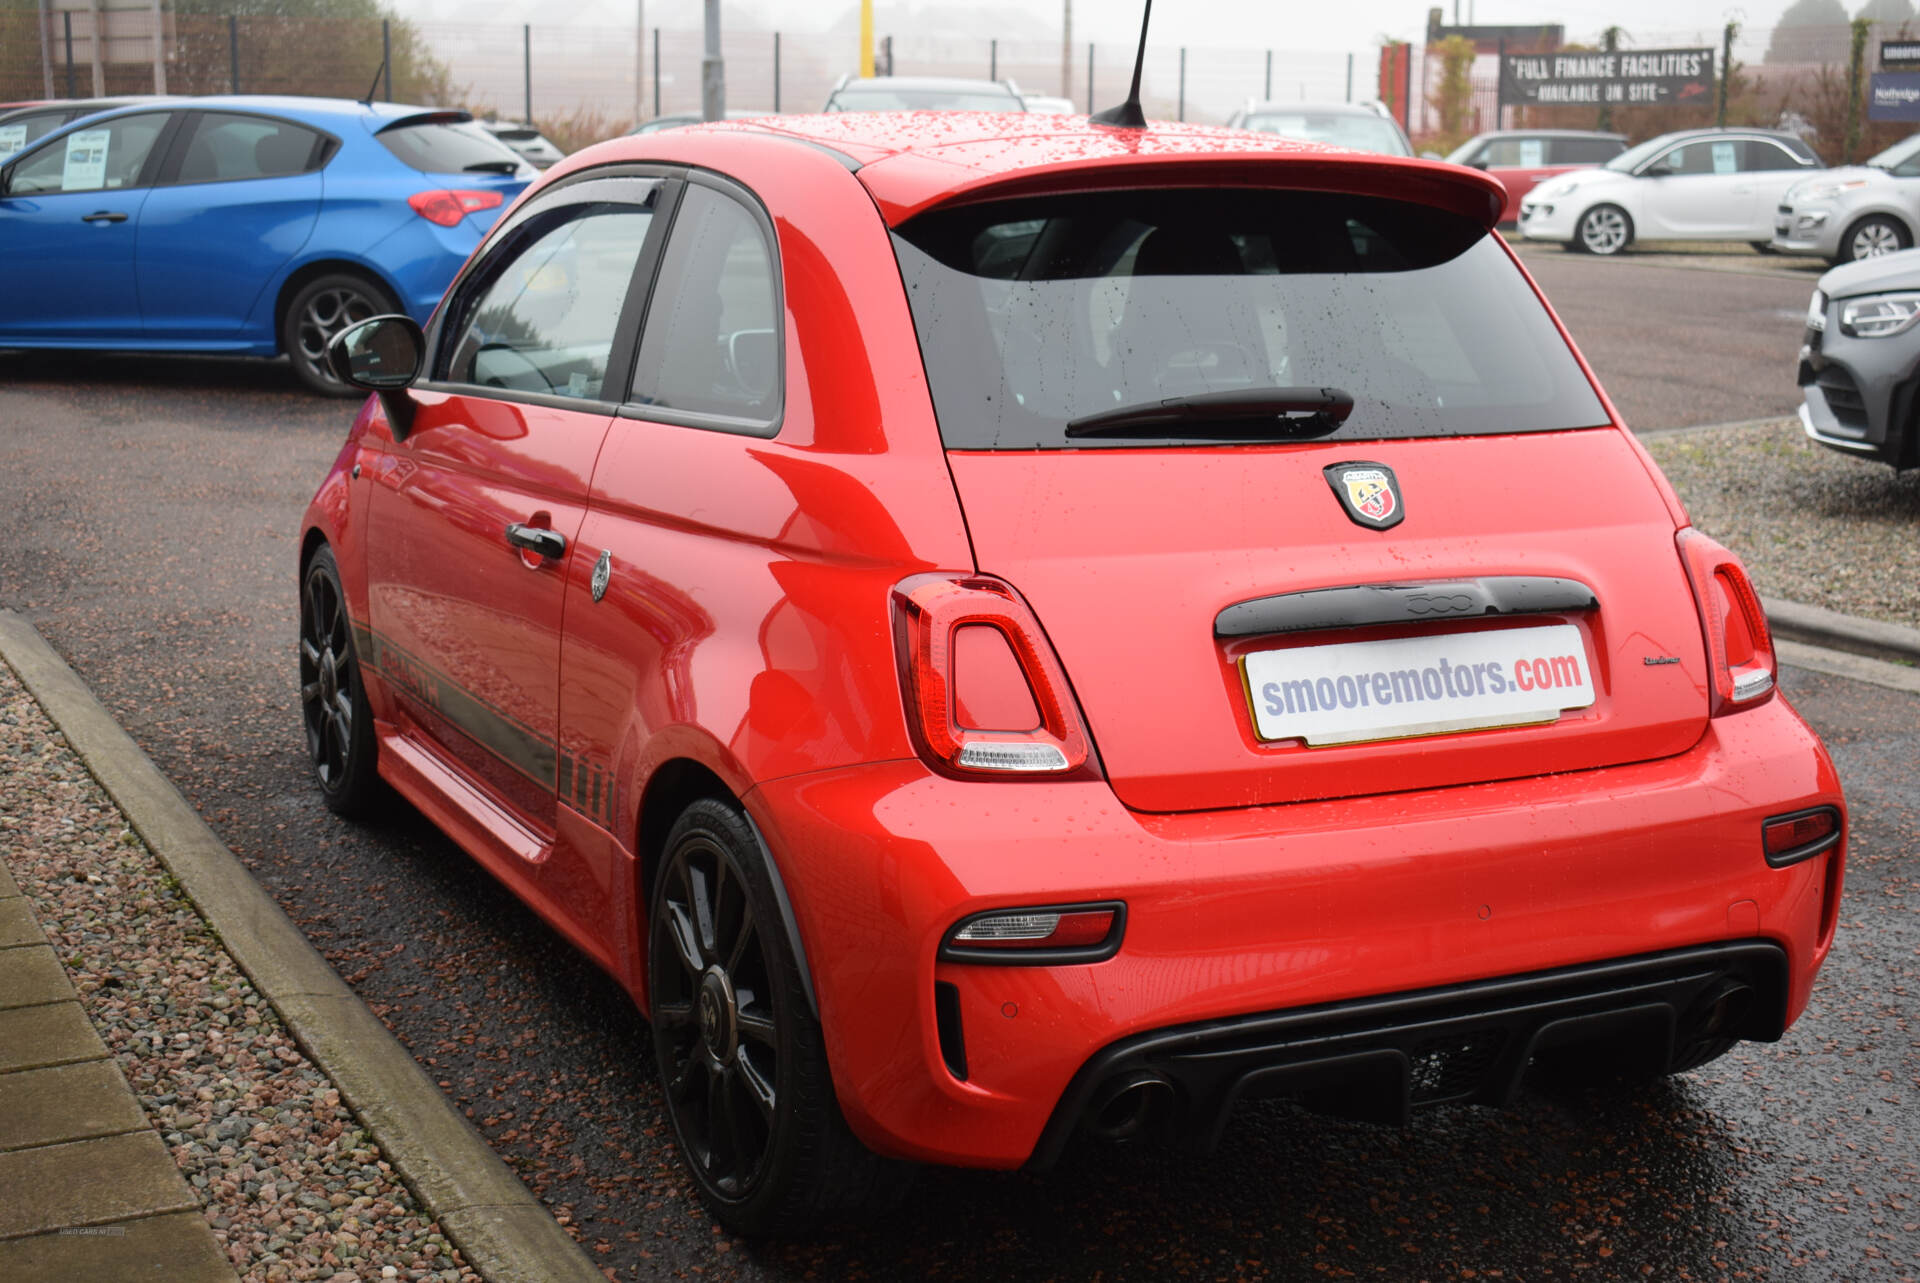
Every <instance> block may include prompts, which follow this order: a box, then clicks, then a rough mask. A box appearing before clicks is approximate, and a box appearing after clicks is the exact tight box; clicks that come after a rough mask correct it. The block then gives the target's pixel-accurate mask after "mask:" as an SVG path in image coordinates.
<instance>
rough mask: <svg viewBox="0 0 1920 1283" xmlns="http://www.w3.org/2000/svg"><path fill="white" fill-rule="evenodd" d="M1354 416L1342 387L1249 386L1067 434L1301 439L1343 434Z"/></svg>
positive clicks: (1083, 420) (1088, 419) (1142, 407)
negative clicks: (1347, 420)
mask: <svg viewBox="0 0 1920 1283" xmlns="http://www.w3.org/2000/svg"><path fill="white" fill-rule="evenodd" d="M1352 413H1353V395H1352V394H1351V393H1348V392H1343V391H1342V390H1340V389H1339V388H1244V389H1235V390H1234V391H1231V392H1202V393H1200V394H1198V395H1196V396H1176V397H1167V398H1165V399H1164V400H1159V401H1141V402H1139V403H1138V404H1136V405H1123V406H1118V407H1116V408H1114V409H1112V410H1102V411H1100V413H1098V414H1083V415H1081V416H1080V417H1079V418H1077V419H1073V420H1070V421H1069V422H1068V423H1067V435H1068V436H1069V437H1200V438H1211V439H1215V440H1234V441H1242V440H1245V441H1268V440H1280V441H1297V440H1304V439H1306V438H1309V437H1324V436H1327V435H1329V434H1331V433H1333V432H1337V431H1338V430H1339V428H1340V425H1341V424H1342V423H1344V422H1345V421H1346V418H1347V416H1348V415H1349V414H1352Z"/></svg>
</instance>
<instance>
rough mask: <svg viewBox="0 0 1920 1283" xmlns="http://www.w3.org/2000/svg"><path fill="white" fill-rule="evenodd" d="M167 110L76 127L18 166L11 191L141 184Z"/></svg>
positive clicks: (19, 193)
mask: <svg viewBox="0 0 1920 1283" xmlns="http://www.w3.org/2000/svg"><path fill="white" fill-rule="evenodd" d="M166 127H167V113H166V112H163V111H161V112H153V113H150V114H148V115H144V116H122V117H121V118H120V119H118V120H113V121H109V122H108V123H106V124H104V125H101V126H100V127H99V128H97V129H76V130H74V131H73V132H72V133H70V134H68V135H67V136H66V137H64V138H58V139H55V140H54V141H53V142H51V143H49V144H47V145H46V146H45V147H42V148H41V149H40V150H39V151H37V152H35V153H34V154H33V155H31V156H29V157H27V158H26V159H25V160H23V161H21V162H20V163H19V165H17V166H16V167H15V168H14V171H13V179H12V181H11V182H10V183H9V184H8V185H7V193H8V194H9V195H12V196H23V195H27V194H30V193H34V192H87V191H103V190H110V189H114V188H121V187H136V186H138V185H139V182H140V171H141V169H142V168H144V167H145V165H146V163H147V157H148V156H149V155H150V154H151V153H152V151H153V144H154V143H155V141H157V140H158V139H159V137H160V133H161V131H162V130H163V129H165V128H166Z"/></svg>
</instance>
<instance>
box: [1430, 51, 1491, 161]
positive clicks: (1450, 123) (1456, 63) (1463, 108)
mask: <svg viewBox="0 0 1920 1283" xmlns="http://www.w3.org/2000/svg"><path fill="white" fill-rule="evenodd" d="M1478 53H1479V50H1477V49H1475V48H1474V44H1473V41H1471V40H1469V39H1467V38H1466V37H1465V36H1448V37H1447V38H1446V39H1445V40H1442V41H1441V42H1440V43H1439V44H1437V45H1429V46H1428V47H1427V56H1428V57H1429V58H1432V57H1435V56H1438V57H1439V59H1440V86H1439V88H1437V89H1436V90H1434V92H1433V95H1432V96H1431V97H1430V98H1429V99H1428V101H1429V102H1431V103H1432V104H1433V109H1434V110H1435V111H1437V112H1439V113H1440V132H1439V134H1438V135H1436V136H1435V137H1433V138H1431V139H1428V140H1425V141H1426V142H1427V143H1428V145H1430V146H1432V147H1433V148H1434V149H1435V150H1437V151H1439V152H1441V153H1442V154H1444V153H1446V152H1450V151H1452V150H1453V149H1454V148H1455V147H1458V146H1459V145H1460V144H1461V143H1463V142H1465V141H1467V139H1468V138H1470V137H1471V136H1472V135H1473V60H1474V58H1475V57H1476V56H1477V55H1478Z"/></svg>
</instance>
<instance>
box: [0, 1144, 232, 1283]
mask: <svg viewBox="0 0 1920 1283" xmlns="http://www.w3.org/2000/svg"><path fill="white" fill-rule="evenodd" d="M0 1189H3V1190H6V1191H7V1197H6V1198H0V1239H9V1238H20V1237H24V1236H26V1235H28V1234H44V1233H47V1232H48V1231H50V1230H61V1229H73V1228H77V1227H82V1226H89V1225H106V1224H109V1223H111V1222H113V1221H124V1220H129V1219H132V1218H135V1217H142V1216H152V1215H155V1214H158V1213H161V1212H195V1213H197V1212H198V1211H199V1208H200V1203H199V1200H198V1199H196V1198H194V1196H193V1191H192V1190H189V1189H188V1188H187V1183H186V1181H184V1180H182V1179H181V1177H180V1169H179V1168H178V1167H176V1166H174V1163H173V1157H172V1156H171V1155H170V1154H168V1153H167V1147H166V1146H165V1145H164V1144H163V1143H161V1140H160V1137H159V1136H157V1135H155V1134H154V1133H153V1132H151V1131H138V1132H128V1133H126V1134H125V1135H121V1136H105V1137H102V1138H100V1139H99V1140H77V1141H72V1142H69V1143H68V1144H64V1145H42V1146H40V1147H39V1148H37V1149H17V1150H14V1151H12V1152H11V1153H0ZM0 1277H5V1276H4V1275H0Z"/></svg>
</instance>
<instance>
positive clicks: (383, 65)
mask: <svg viewBox="0 0 1920 1283" xmlns="http://www.w3.org/2000/svg"><path fill="white" fill-rule="evenodd" d="M392 57H393V55H392V54H390V53H387V54H382V55H381V57H380V70H378V71H376V72H374V73H373V83H372V84H370V85H368V86H367V94H366V97H364V98H362V99H361V100H360V101H361V102H363V103H365V104H366V105H367V106H369V107H371V106H373V94H374V91H375V90H377V89H379V88H380V77H382V76H384V75H386V74H387V63H388V62H389V61H390V60H391V59H392Z"/></svg>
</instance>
